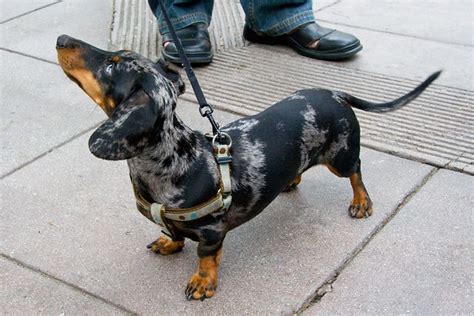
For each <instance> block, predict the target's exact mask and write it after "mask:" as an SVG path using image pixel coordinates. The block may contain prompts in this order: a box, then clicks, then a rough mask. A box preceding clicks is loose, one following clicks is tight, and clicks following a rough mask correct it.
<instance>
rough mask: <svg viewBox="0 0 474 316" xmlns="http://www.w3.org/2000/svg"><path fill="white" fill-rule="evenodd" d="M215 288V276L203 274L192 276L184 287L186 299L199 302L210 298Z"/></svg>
mask: <svg viewBox="0 0 474 316" xmlns="http://www.w3.org/2000/svg"><path fill="white" fill-rule="evenodd" d="M216 288H217V276H213V275H210V274H204V273H199V272H198V273H196V274H194V275H193V276H192V277H191V279H190V280H189V282H188V286H187V287H186V291H185V294H186V299H188V300H191V299H195V300H201V301H204V300H205V299H206V298H209V297H212V296H213V295H214V291H215V290H216Z"/></svg>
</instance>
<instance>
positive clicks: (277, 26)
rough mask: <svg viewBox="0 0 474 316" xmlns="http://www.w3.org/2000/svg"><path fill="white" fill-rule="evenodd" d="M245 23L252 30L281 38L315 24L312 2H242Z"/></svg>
mask: <svg viewBox="0 0 474 316" xmlns="http://www.w3.org/2000/svg"><path fill="white" fill-rule="evenodd" d="M240 3H241V4H242V8H243V9H244V12H245V23H246V25H247V26H249V27H250V28H251V29H252V30H254V31H256V32H258V33H262V34H265V35H268V36H279V35H283V34H287V33H290V32H291V31H292V30H294V29H296V28H298V27H300V26H302V25H304V24H307V23H310V22H314V15H313V6H312V1H311V0H241V1H240Z"/></svg>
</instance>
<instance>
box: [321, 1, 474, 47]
mask: <svg viewBox="0 0 474 316" xmlns="http://www.w3.org/2000/svg"><path fill="white" fill-rule="evenodd" d="M428 3H429V5H427V4H426V3H425V2H420V1H393V0H379V1H377V2H376V5H374V1H373V0H357V1H347V0H344V1H338V3H337V4H335V5H332V6H330V7H328V8H327V9H325V10H323V11H321V12H318V13H317V19H318V20H320V21H324V22H331V23H337V24H341V25H349V26H352V27H355V28H364V29H370V30H375V31H379V32H384V33H392V34H398V35H402V36H406V37H413V38H419V39H428V40H432V41H436V42H443V43H447V44H455V45H462V46H464V45H466V46H473V45H474V37H473V36H472V30H473V27H474V22H473V21H474V19H473V17H474V16H473V2H472V1H471V0H457V1H443V0H430V1H429V2H428ZM415 25H416V27H414V26H415Z"/></svg>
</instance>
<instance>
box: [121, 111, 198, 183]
mask: <svg viewBox="0 0 474 316" xmlns="http://www.w3.org/2000/svg"><path fill="white" fill-rule="evenodd" d="M151 139H153V142H152V144H151V145H150V146H148V147H146V148H145V150H144V151H143V152H142V153H141V154H139V155H137V156H136V157H134V158H132V159H130V160H131V162H132V164H133V165H134V166H135V167H136V168H139V169H140V170H142V171H145V172H153V173H154V176H155V177H156V176H158V177H179V176H181V175H183V174H184V173H185V172H186V170H187V168H189V166H191V165H192V162H193V160H195V159H196V158H197V157H198V156H199V154H200V151H201V150H200V148H199V147H198V146H197V145H198V144H197V138H196V135H195V134H194V132H193V131H192V130H191V129H190V128H189V127H187V126H186V125H184V124H183V122H182V121H181V119H180V118H179V117H178V116H177V115H176V113H171V115H168V116H167V117H165V118H164V121H163V124H162V128H159V129H157V130H156V131H155V132H154V135H152V136H151Z"/></svg>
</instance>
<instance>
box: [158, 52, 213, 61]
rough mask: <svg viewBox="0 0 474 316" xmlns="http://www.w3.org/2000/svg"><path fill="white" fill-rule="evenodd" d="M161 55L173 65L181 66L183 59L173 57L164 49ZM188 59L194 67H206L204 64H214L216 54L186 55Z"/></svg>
mask: <svg viewBox="0 0 474 316" xmlns="http://www.w3.org/2000/svg"><path fill="white" fill-rule="evenodd" d="M161 55H162V56H163V58H164V59H165V60H167V61H169V62H171V63H173V64H178V65H181V64H182V62H181V58H179V56H173V55H170V54H167V53H166V52H165V50H164V49H162V50H161ZM186 57H187V58H188V60H189V62H190V63H191V64H194V65H204V64H209V63H211V62H212V58H213V57H214V54H213V53H212V52H211V53H209V54H202V55H186Z"/></svg>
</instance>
